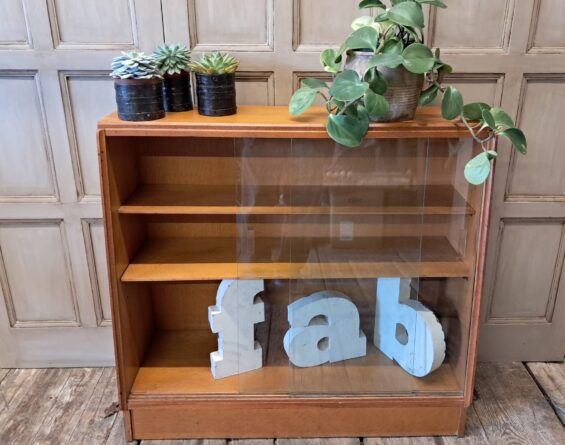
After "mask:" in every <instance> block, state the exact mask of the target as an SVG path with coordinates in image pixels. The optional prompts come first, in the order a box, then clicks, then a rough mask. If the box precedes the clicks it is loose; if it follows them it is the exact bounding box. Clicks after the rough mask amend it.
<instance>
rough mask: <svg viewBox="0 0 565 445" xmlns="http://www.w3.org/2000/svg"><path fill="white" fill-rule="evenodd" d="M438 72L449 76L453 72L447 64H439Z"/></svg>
mask: <svg viewBox="0 0 565 445" xmlns="http://www.w3.org/2000/svg"><path fill="white" fill-rule="evenodd" d="M438 71H439V72H440V73H442V74H451V73H452V72H453V67H452V66H451V65H449V64H447V63H443V62H442V63H441V65H440V66H438Z"/></svg>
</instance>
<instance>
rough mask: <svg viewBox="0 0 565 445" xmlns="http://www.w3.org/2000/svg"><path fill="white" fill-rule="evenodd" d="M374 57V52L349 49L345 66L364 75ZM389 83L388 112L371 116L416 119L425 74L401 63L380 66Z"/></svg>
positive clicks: (379, 119)
mask: <svg viewBox="0 0 565 445" xmlns="http://www.w3.org/2000/svg"><path fill="white" fill-rule="evenodd" d="M371 57H373V53H372V52H365V51H349V52H348V53H347V59H346V60H345V66H344V68H345V69H346V70H354V71H356V72H357V73H358V74H359V75H360V76H363V74H364V73H365V70H366V69H367V65H368V64H369V60H370V59H371ZM378 70H379V72H380V73H381V74H382V75H383V77H384V78H385V79H386V81H387V83H388V89H387V91H386V93H385V94H384V97H385V98H386V100H387V101H388V103H389V105H390V109H389V111H388V112H386V113H385V114H383V115H382V116H379V117H377V118H371V120H372V121H374V122H397V121H406V120H411V119H414V116H415V115H416V109H417V108H418V99H420V94H421V92H422V87H423V85H424V75H423V74H414V73H411V72H410V71H408V70H407V69H406V68H404V67H403V66H402V65H400V66H399V67H398V68H385V67H382V68H379V69H378Z"/></svg>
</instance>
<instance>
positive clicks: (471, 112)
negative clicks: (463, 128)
mask: <svg viewBox="0 0 565 445" xmlns="http://www.w3.org/2000/svg"><path fill="white" fill-rule="evenodd" d="M483 110H490V105H489V104H485V103H484V102H473V103H470V104H467V105H465V106H464V107H463V116H465V119H469V120H471V121H478V120H480V119H482V118H483Z"/></svg>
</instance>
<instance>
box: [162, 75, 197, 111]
mask: <svg viewBox="0 0 565 445" xmlns="http://www.w3.org/2000/svg"><path fill="white" fill-rule="evenodd" d="M163 101H164V102H163V104H164V107H165V111H190V110H192V93H191V88H190V74H189V73H187V72H183V73H181V74H165V76H164V78H163Z"/></svg>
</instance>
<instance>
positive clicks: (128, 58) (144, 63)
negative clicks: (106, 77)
mask: <svg viewBox="0 0 565 445" xmlns="http://www.w3.org/2000/svg"><path fill="white" fill-rule="evenodd" d="M110 76H111V77H113V78H114V79H162V78H163V76H162V75H161V73H160V71H159V66H158V64H157V60H155V57H153V56H151V55H146V54H145V53H143V52H138V51H131V52H122V55H121V56H118V57H114V59H113V60H112V72H111V73H110Z"/></svg>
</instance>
